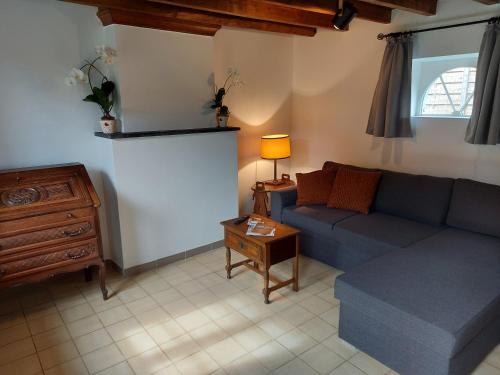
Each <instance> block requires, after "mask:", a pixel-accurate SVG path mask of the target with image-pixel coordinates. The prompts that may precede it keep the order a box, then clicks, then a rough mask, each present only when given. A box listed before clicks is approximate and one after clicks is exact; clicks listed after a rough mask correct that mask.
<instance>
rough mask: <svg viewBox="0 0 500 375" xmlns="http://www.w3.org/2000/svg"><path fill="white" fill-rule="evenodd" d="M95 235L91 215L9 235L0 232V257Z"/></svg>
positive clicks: (93, 221) (94, 225) (94, 226)
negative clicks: (69, 221)
mask: <svg viewBox="0 0 500 375" xmlns="http://www.w3.org/2000/svg"><path fill="white" fill-rule="evenodd" d="M42 228H43V227H42ZM95 235H96V224H95V220H94V218H93V217H87V218H84V219H83V220H82V219H80V220H79V221H75V220H72V222H71V223H64V224H62V225H57V226H54V225H53V226H52V227H50V228H43V229H31V230H28V231H26V230H25V231H23V232H21V233H17V234H11V235H5V234H3V233H1V232H0V257H2V256H5V255H9V254H12V253H17V252H22V251H26V250H30V249H32V248H34V247H44V246H51V245H56V244H58V243H64V242H68V241H71V242H75V241H77V240H79V239H85V238H88V237H94V236H95Z"/></svg>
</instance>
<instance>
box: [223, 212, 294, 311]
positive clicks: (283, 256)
mask: <svg viewBox="0 0 500 375" xmlns="http://www.w3.org/2000/svg"><path fill="white" fill-rule="evenodd" d="M252 216H253V217H259V218H261V219H262V220H264V222H265V223H268V224H272V225H275V226H276V233H275V235H274V237H254V236H247V235H246V231H247V229H248V225H247V222H246V221H244V222H243V223H241V224H238V225H237V224H235V223H234V219H232V220H227V221H223V222H222V223H221V224H222V225H223V226H224V244H225V246H226V271H227V278H228V279H230V278H231V270H232V269H234V268H236V267H240V266H245V267H247V268H249V269H251V270H252V271H254V272H257V273H258V274H260V275H262V276H263V277H264V289H263V290H262V293H263V294H264V302H265V303H269V295H270V294H271V292H273V291H275V290H277V289H280V288H283V287H285V286H287V285H290V284H293V290H294V291H296V292H297V291H298V290H299V253H300V250H299V233H300V231H299V230H298V229H295V228H292V227H290V226H288V225H284V224H280V223H277V222H275V221H273V220H271V219H269V218H267V217H263V216H260V215H252ZM231 249H232V250H234V251H237V252H238V253H240V254H242V255H243V256H245V257H246V258H247V259H245V260H243V261H241V262H237V263H234V264H231ZM292 258H293V276H292V278H291V279H288V280H280V279H279V278H277V277H276V276H274V275H272V274H270V273H269V269H270V268H271V266H272V265H274V264H277V263H280V262H283V261H285V260H287V259H292ZM269 280H271V281H272V282H273V283H274V285H273V286H269Z"/></svg>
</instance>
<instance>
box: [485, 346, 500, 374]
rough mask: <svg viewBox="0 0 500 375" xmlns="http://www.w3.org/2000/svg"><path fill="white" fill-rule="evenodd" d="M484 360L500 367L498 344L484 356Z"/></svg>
mask: <svg viewBox="0 0 500 375" xmlns="http://www.w3.org/2000/svg"><path fill="white" fill-rule="evenodd" d="M486 362H488V364H490V365H492V366H495V367H497V368H499V369H500V345H498V346H497V347H496V348H495V349H494V350H493V351H492V352H491V353H490V354H489V355H488V356H487V357H486Z"/></svg>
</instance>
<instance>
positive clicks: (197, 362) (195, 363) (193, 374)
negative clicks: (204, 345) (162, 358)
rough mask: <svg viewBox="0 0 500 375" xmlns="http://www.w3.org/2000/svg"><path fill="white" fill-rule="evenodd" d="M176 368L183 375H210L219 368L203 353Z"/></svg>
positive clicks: (182, 362)
mask: <svg viewBox="0 0 500 375" xmlns="http://www.w3.org/2000/svg"><path fill="white" fill-rule="evenodd" d="M176 367H177V369H178V370H179V371H180V372H181V374H182V375H208V374H212V373H213V372H214V371H215V370H217V369H218V367H219V366H218V365H217V363H216V362H215V361H214V360H213V359H212V358H211V357H210V356H209V355H208V354H207V353H205V352H203V351H201V352H198V353H196V354H193V355H192V356H190V357H187V358H185V359H183V360H182V361H180V362H178V363H177V364H176Z"/></svg>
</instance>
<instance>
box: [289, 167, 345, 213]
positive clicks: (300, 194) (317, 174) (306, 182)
mask: <svg viewBox="0 0 500 375" xmlns="http://www.w3.org/2000/svg"><path fill="white" fill-rule="evenodd" d="M336 174H337V172H336V171H332V170H327V171H322V170H321V171H314V172H310V173H297V174H296V175H295V176H296V177H297V206H304V205H306V204H326V202H328V198H329V197H330V192H331V191H332V185H333V180H335V175H336Z"/></svg>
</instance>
